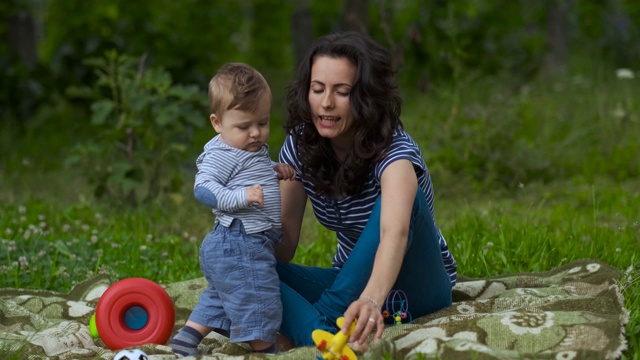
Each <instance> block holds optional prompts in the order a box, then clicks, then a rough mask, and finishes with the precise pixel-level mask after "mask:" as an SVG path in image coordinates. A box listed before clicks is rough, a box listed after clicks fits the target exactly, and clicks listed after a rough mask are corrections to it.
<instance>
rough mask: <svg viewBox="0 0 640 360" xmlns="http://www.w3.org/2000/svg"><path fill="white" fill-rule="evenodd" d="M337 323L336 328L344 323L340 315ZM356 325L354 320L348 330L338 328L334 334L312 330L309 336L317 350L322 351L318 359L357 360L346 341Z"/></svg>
mask: <svg viewBox="0 0 640 360" xmlns="http://www.w3.org/2000/svg"><path fill="white" fill-rule="evenodd" d="M336 324H338V328H339V329H342V325H343V324H344V318H343V317H340V318H338V320H337V321H336ZM355 326H356V321H355V320H354V321H353V322H352V323H351V326H349V332H348V333H346V334H345V333H343V332H342V330H338V332H337V333H336V334H335V335H334V334H332V333H330V332H328V331H324V330H320V329H318V330H314V331H313V332H312V333H311V338H313V342H314V343H316V347H317V348H318V350H320V351H322V357H320V356H318V359H319V360H357V359H358V357H357V356H356V354H355V353H354V352H353V350H351V348H350V347H349V346H348V345H347V341H348V340H349V337H350V336H351V333H352V332H353V329H354V328H355Z"/></svg>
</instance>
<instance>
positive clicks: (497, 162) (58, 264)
mask: <svg viewBox="0 0 640 360" xmlns="http://www.w3.org/2000/svg"><path fill="white" fill-rule="evenodd" d="M607 74H609V75H607ZM612 74H613V71H609V72H607V71H604V70H603V71H599V72H595V73H594V74H593V75H592V76H589V77H586V76H581V75H580V74H575V73H574V74H568V75H567V76H566V77H563V78H558V79H553V80H549V79H540V80H536V81H534V82H532V83H530V84H527V85H526V86H519V87H516V88H515V89H514V88H513V87H512V88H510V86H512V84H509V83H508V82H504V83H501V82H500V81H496V80H495V79H493V80H491V79H489V80H482V79H481V80H478V81H474V82H473V83H469V84H462V85H461V86H458V87H455V88H449V89H446V88H443V89H439V90H438V91H436V92H434V93H430V94H428V96H426V95H425V94H417V93H416V94H413V93H412V94H409V96H407V98H406V106H405V108H404V110H403V114H404V115H403V119H404V123H405V127H406V128H407V129H408V131H409V132H410V133H411V134H412V135H413V137H414V138H415V139H416V141H417V142H418V143H419V144H420V145H421V147H422V149H423V150H424V156H425V158H426V159H427V162H428V164H429V166H430V170H431V172H432V176H433V180H434V183H435V187H436V196H437V202H436V218H437V222H438V225H439V226H440V228H441V229H442V231H443V233H444V234H445V237H446V238H447V239H448V242H449V244H450V247H451V250H452V252H453V254H454V256H455V257H456V260H457V261H458V269H459V273H460V274H462V275H465V276H470V277H486V276H493V275H498V274H508V273H516V272H528V271H544V270H549V269H551V268H554V267H557V266H560V265H562V264H566V263H568V262H570V261H572V260H575V259H581V258H591V259H598V260H601V261H603V262H606V263H608V264H610V265H612V266H615V267H616V268H618V269H620V270H623V271H627V270H628V269H631V270H630V273H629V276H627V277H626V278H623V279H621V281H620V284H619V285H620V287H621V289H622V292H623V295H624V298H625V305H626V307H627V308H628V309H629V310H630V314H631V317H630V321H629V323H628V325H627V332H626V336H627V339H628V340H629V349H628V350H627V351H626V352H625V353H624V358H626V359H630V358H640V270H638V269H640V251H639V250H640V205H639V204H640V181H639V179H640V157H638V154H639V153H640V147H639V146H640V145H639V143H638V139H639V138H640V103H638V102H637V99H636V98H637V96H636V97H635V98H634V97H633V96H632V94H633V93H634V91H635V93H636V94H637V89H638V83H637V80H628V79H625V80H624V81H626V82H622V79H615V78H614V77H613V75H612ZM607 76H609V78H607ZM634 81H635V82H634ZM634 99H635V100H634ZM65 111H67V112H68V111H69V109H66V110H65ZM49 113H53V114H55V113H56V111H53V110H50V111H49ZM47 126H49V128H47ZM58 126H60V125H59V124H58V123H57V122H52V121H35V122H33V123H32V125H30V126H28V127H27V128H26V131H23V132H21V133H20V136H12V135H11V134H12V132H11V131H13V132H14V133H15V129H9V130H11V131H3V132H2V134H1V135H0V136H1V138H0V139H2V140H3V141H2V143H3V144H4V145H0V151H2V160H3V161H2V162H0V171H2V173H3V176H2V177H0V188H2V189H11V191H4V192H2V193H0V248H1V249H2V252H0V287H12V288H37V289H49V290H55V291H60V292H65V291H68V290H69V289H70V288H71V287H72V286H73V285H74V284H75V283H77V282H79V281H82V280H83V279H85V278H86V277H88V276H91V275H92V274H96V273H107V274H110V275H111V276H112V277H113V279H114V280H115V279H120V278H125V277H131V276H142V277H147V278H150V279H153V280H154V281H157V282H159V283H168V282H174V281H180V280H186V279H191V278H195V277H199V276H201V273H200V269H199V264H198V260H197V259H198V258H197V251H198V246H199V242H200V240H201V238H202V237H203V236H204V234H205V233H206V232H208V231H209V230H210V228H211V225H212V222H213V218H212V216H211V214H210V212H209V211H208V210H207V209H206V208H204V207H203V206H202V205H200V204H198V203H197V202H196V201H195V200H194V199H193V196H192V195H191V189H190V188H188V186H187V187H186V188H184V189H182V190H181V191H180V192H179V193H172V194H166V196H163V197H160V198H158V199H156V200H154V201H153V202H151V203H147V204H144V205H143V206H140V207H138V208H123V207H113V206H112V205H110V204H108V203H105V202H100V201H96V200H95V199H93V198H92V197H91V196H90V195H89V194H91V191H90V187H89V184H87V183H86V179H85V178H84V177H83V169H66V168H61V167H60V166H59V165H58V163H60V162H61V160H60V159H61V158H64V156H65V152H64V150H63V149H64V146H63V144H65V143H67V142H69V141H73V136H75V135H74V134H76V133H77V132H75V131H71V130H69V129H67V130H64V132H61V133H60V132H56V134H58V137H53V138H51V139H48V138H47V134H49V133H53V132H54V130H55V129H57V127H58ZM34 143H37V144H43V145H42V146H37V147H33V146H31V144H34ZM7 144H13V145H11V146H9V145H7ZM194 148H196V149H200V148H201V146H200V145H197V146H195V145H194ZM185 162H186V163H189V164H192V163H193V161H192V159H189V160H185ZM191 176H192V174H188V173H187V174H185V177H186V178H188V179H190V177H191ZM190 181H191V180H188V181H187V183H190ZM310 213H311V211H310V210H308V211H307V216H306V217H305V223H304V229H303V236H302V238H303V240H302V244H301V246H300V248H299V249H298V252H297V254H296V257H295V259H294V261H295V262H298V263H304V264H314V265H321V266H329V264H330V262H331V255H332V253H333V249H334V246H335V236H334V235H333V234H332V233H330V232H328V231H327V230H325V229H323V228H322V227H321V226H319V225H318V224H317V223H316V222H315V220H314V218H313V216H312V215H310ZM311 239H314V240H316V242H313V243H312V242H311Z"/></svg>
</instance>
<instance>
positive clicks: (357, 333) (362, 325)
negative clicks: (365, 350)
mask: <svg viewBox="0 0 640 360" xmlns="http://www.w3.org/2000/svg"><path fill="white" fill-rule="evenodd" d="M354 320H357V321H358V322H357V323H356V327H355V328H354V329H353V332H352V333H351V337H350V338H349V342H353V343H356V344H357V345H362V344H364V343H365V341H366V340H367V338H368V337H369V335H370V334H371V332H372V331H373V329H374V328H376V333H375V335H374V339H375V340H377V339H380V338H381V337H382V332H383V331H384V318H383V317H382V314H381V313H380V306H378V302H377V301H375V300H374V299H373V298H370V297H368V296H362V297H361V298H360V299H358V300H356V301H354V302H352V303H351V305H349V307H348V308H347V311H345V312H344V324H343V327H342V332H344V333H345V334H346V333H347V332H348V331H349V326H350V325H351V323H352V322H353V321H354Z"/></svg>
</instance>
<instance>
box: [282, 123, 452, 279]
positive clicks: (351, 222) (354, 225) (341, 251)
mask: <svg viewBox="0 0 640 360" xmlns="http://www.w3.org/2000/svg"><path fill="white" fill-rule="evenodd" d="M401 159H405V160H409V161H411V163H412V164H413V165H414V169H415V170H416V175H417V177H418V186H420V188H422V190H423V192H424V194H425V196H426V200H427V203H428V205H429V209H430V210H431V214H432V215H433V207H434V195H433V185H432V183H431V177H430V175H429V171H428V170H427V165H426V163H425V161H424V159H423V157H422V152H421V151H420V148H419V147H418V145H417V144H416V143H415V141H414V140H413V139H412V138H411V137H410V136H409V134H407V133H406V132H405V131H404V130H403V129H398V130H396V132H395V133H394V135H393V140H392V143H391V145H390V146H389V148H388V149H387V154H386V156H385V158H384V159H382V160H380V161H378V162H377V163H376V164H374V166H373V168H372V172H371V176H370V178H369V181H368V182H367V185H366V187H365V190H364V191H363V192H361V193H360V194H356V195H350V196H344V197H334V196H327V195H324V194H317V193H316V192H315V191H314V186H313V184H312V183H311V182H310V181H309V180H306V179H303V178H302V176H301V174H302V164H301V163H300V161H299V159H298V156H297V152H296V145H295V139H294V138H293V136H291V135H290V134H289V135H288V136H287V138H286V139H285V142H284V145H283V147H282V149H281V150H280V162H283V163H286V164H289V165H291V166H292V167H293V168H294V169H295V171H296V180H298V181H301V182H302V184H303V186H304V189H305V191H306V193H307V195H308V197H309V199H310V201H311V205H312V207H313V212H314V213H315V215H316V218H317V219H318V221H319V222H320V223H321V224H322V225H323V226H325V227H326V228H327V229H329V230H332V231H335V232H336V234H337V238H338V246H337V250H336V253H335V255H334V257H333V267H334V268H342V266H343V265H344V263H345V261H346V260H347V258H348V257H349V254H350V253H351V251H352V250H353V247H354V246H355V244H356V242H357V241H358V238H359V237H360V234H361V233H362V231H363V230H364V227H365V225H366V224H367V221H368V219H369V215H370V214H371V211H372V209H373V206H374V204H375V201H376V199H377V198H378V196H380V193H381V188H380V179H381V177H382V173H383V172H384V170H385V169H386V168H387V167H388V166H389V165H390V164H391V163H393V162H394V161H397V160H401ZM434 219H435V216H434ZM436 229H437V231H438V236H439V242H440V251H441V253H442V261H443V263H444V266H445V268H446V270H447V273H448V274H449V278H450V280H451V285H452V286H453V285H455V283H456V277H457V270H456V261H455V259H454V258H453V256H452V255H451V253H450V252H449V247H448V246H447V242H446V240H445V238H444V236H442V233H441V232H440V229H439V228H438V227H437V225H436Z"/></svg>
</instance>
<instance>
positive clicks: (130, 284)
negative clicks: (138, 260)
mask: <svg viewBox="0 0 640 360" xmlns="http://www.w3.org/2000/svg"><path fill="white" fill-rule="evenodd" d="M95 322H96V327H97V329H98V333H99V334H100V338H101V339H102V341H104V343H105V345H107V346H108V347H109V348H110V349H111V350H120V349H124V348H126V347H130V346H137V345H143V344H149V343H152V344H160V345H164V344H165V343H166V342H167V340H168V339H169V337H170V336H171V332H172V330H173V326H174V324H175V309H174V307H173V301H171V297H169V294H167V292H166V291H165V290H164V289H163V288H162V287H161V286H160V285H158V284H156V283H155V282H153V281H151V280H148V279H144V278H127V279H123V280H120V281H118V282H116V283H115V284H113V285H111V286H110V287H109V288H108V289H107V290H106V291H105V292H104V294H103V295H102V296H101V297H100V300H98V304H97V305H96V321H95Z"/></svg>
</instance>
